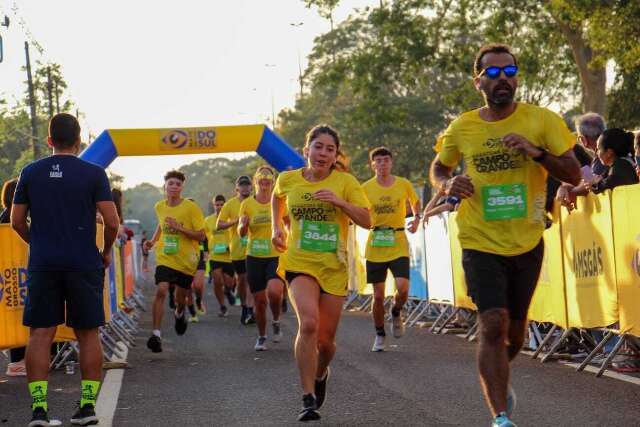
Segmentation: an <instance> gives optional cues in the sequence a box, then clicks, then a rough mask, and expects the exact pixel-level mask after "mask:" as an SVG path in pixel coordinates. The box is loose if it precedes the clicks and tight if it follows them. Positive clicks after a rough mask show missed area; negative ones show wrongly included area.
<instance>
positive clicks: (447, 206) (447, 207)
mask: <svg viewBox="0 0 640 427" xmlns="http://www.w3.org/2000/svg"><path fill="white" fill-rule="evenodd" d="M454 208H455V206H453V205H452V204H451V203H443V204H441V205H440V206H436V207H435V208H432V209H429V210H427V209H425V212H424V219H425V221H426V220H427V218H429V217H432V216H435V215H439V214H441V213H444V212H451V211H453V210H454Z"/></svg>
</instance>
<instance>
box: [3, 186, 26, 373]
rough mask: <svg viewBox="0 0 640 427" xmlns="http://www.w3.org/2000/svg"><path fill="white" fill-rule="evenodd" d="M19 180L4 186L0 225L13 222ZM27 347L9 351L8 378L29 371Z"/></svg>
mask: <svg viewBox="0 0 640 427" xmlns="http://www.w3.org/2000/svg"><path fill="white" fill-rule="evenodd" d="M17 184H18V180H17V179H15V178H14V179H10V180H8V181H7V182H5V183H4V185H3V186H2V200H0V201H1V202H2V211H1V212H0V224H8V223H9V222H10V220H11V206H12V205H13V194H14V193H15V191H16V185H17ZM24 351H25V347H18V348H12V349H11V350H9V364H8V365H7V372H6V374H7V376H8V377H24V376H26V375H27V369H26V367H25V365H24Z"/></svg>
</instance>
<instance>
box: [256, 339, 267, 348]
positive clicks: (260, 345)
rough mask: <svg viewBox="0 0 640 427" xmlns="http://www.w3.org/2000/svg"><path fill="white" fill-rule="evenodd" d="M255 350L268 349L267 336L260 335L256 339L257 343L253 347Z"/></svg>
mask: <svg viewBox="0 0 640 427" xmlns="http://www.w3.org/2000/svg"><path fill="white" fill-rule="evenodd" d="M253 349H254V350H255V351H266V350H267V337H258V339H257V340H256V345H255V346H254V347H253Z"/></svg>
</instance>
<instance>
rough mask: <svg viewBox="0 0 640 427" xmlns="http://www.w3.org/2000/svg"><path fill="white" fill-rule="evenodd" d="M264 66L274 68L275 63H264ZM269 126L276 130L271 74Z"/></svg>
mask: <svg viewBox="0 0 640 427" xmlns="http://www.w3.org/2000/svg"><path fill="white" fill-rule="evenodd" d="M264 66H265V67H266V68H275V66H276V64H264ZM270 80H271V82H270V83H271V127H272V128H273V130H276V107H275V102H274V99H273V76H271V79H270Z"/></svg>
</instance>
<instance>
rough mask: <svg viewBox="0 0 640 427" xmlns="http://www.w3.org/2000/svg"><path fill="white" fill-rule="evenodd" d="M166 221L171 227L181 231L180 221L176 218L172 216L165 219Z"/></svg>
mask: <svg viewBox="0 0 640 427" xmlns="http://www.w3.org/2000/svg"><path fill="white" fill-rule="evenodd" d="M164 223H165V224H167V226H168V227H169V228H171V229H173V230H175V231H180V230H181V229H182V227H181V226H180V224H179V223H178V221H177V220H176V219H175V218H171V217H170V216H168V217H166V218H165V219H164Z"/></svg>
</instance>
